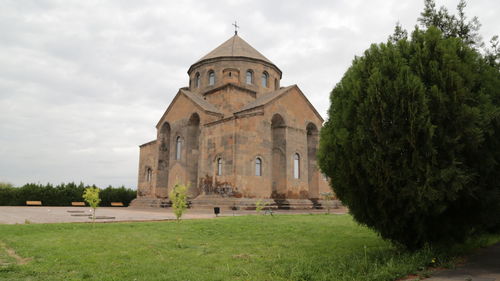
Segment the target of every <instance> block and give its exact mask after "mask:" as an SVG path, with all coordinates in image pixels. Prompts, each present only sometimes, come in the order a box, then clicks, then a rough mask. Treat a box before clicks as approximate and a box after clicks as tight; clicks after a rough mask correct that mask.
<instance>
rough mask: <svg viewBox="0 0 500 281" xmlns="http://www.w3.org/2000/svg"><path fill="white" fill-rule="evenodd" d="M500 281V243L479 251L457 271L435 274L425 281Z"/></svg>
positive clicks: (444, 271)
mask: <svg viewBox="0 0 500 281" xmlns="http://www.w3.org/2000/svg"><path fill="white" fill-rule="evenodd" d="M458 280H460V281H500V243H498V244H496V245H494V246H492V247H488V248H485V249H481V250H479V251H478V252H477V253H475V254H473V255H471V256H470V257H469V258H468V259H467V262H466V263H465V264H464V265H463V266H460V267H458V268H456V269H448V270H443V271H440V272H437V273H435V274H433V277H431V278H429V279H425V281H458Z"/></svg>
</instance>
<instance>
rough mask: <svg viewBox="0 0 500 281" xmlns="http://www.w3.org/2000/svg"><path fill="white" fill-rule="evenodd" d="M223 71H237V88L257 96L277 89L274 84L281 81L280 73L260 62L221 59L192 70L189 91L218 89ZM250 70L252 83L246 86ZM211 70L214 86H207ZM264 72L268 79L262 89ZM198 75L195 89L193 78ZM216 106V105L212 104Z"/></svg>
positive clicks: (197, 91)
mask: <svg viewBox="0 0 500 281" xmlns="http://www.w3.org/2000/svg"><path fill="white" fill-rule="evenodd" d="M225 69H237V70H239V86H241V87H244V88H247V89H250V90H253V91H256V92H257V93H258V95H259V94H265V93H269V92H272V91H274V90H275V89H277V88H278V89H279V85H275V83H278V84H279V81H280V80H281V76H280V73H278V72H277V71H276V70H275V68H273V67H271V66H269V65H267V64H263V63H261V62H256V61H254V60H251V59H244V58H238V59H226V60H224V59H221V60H219V61H215V62H207V63H204V64H201V65H200V66H198V67H196V68H194V69H193V70H192V72H191V73H190V76H189V79H190V81H191V83H190V85H191V87H190V91H192V92H195V93H199V92H206V91H209V90H210V89H215V88H217V87H220V86H222V85H223V84H224V79H223V77H224V73H223V71H224V70H225ZM248 69H250V70H252V71H253V83H252V84H247V83H246V71H247V70H248ZM211 70H213V71H214V72H215V84H214V85H212V86H211V85H209V83H208V73H209V71H211ZM264 71H266V72H267V73H268V74H269V78H268V87H266V88H264V87H262V83H261V75H262V73H263V72H264ZM197 72H199V73H200V77H201V80H200V82H201V85H200V87H199V88H195V86H194V85H195V82H194V80H195V76H196V73H197ZM257 97H258V96H257ZM213 104H216V103H213Z"/></svg>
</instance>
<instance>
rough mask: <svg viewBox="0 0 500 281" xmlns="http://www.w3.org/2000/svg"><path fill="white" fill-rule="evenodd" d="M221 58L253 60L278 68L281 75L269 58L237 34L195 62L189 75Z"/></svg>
mask: <svg viewBox="0 0 500 281" xmlns="http://www.w3.org/2000/svg"><path fill="white" fill-rule="evenodd" d="M219 58H230V59H235V58H247V59H248V58H249V59H252V60H258V61H260V62H262V63H264V64H268V65H270V66H271V67H274V68H276V70H278V72H279V73H280V74H281V70H279V68H278V67H277V66H276V65H275V64H274V63H272V62H271V61H270V60H269V59H268V58H266V57H265V56H264V55H262V54H261V53H260V52H259V51H257V50H256V49H255V48H254V47H252V46H250V44H248V43H247V42H246V41H245V40H243V39H242V38H241V37H240V36H238V35H237V34H235V35H234V36H232V37H231V38H229V39H228V40H227V41H226V42H224V43H222V44H221V45H219V46H218V47H217V48H215V49H214V50H212V51H211V52H210V53H208V54H206V55H205V56H203V57H202V58H201V59H199V60H198V61H197V62H195V63H194V64H193V65H192V66H191V67H190V68H189V70H188V73H191V71H192V69H193V68H195V67H196V66H198V65H200V64H203V63H204V62H209V61H213V60H214V59H219Z"/></svg>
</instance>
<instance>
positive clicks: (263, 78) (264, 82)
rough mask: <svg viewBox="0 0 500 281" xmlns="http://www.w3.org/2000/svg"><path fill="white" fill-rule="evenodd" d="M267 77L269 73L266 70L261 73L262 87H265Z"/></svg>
mask: <svg viewBox="0 0 500 281" xmlns="http://www.w3.org/2000/svg"><path fill="white" fill-rule="evenodd" d="M268 78H269V74H267V72H265V71H264V72H263V73H262V87H264V88H267V80H268Z"/></svg>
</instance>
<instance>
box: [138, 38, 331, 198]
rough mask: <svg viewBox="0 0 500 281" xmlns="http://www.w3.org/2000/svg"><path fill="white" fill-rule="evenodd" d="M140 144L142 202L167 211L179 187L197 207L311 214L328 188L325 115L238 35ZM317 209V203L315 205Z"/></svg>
mask: <svg viewBox="0 0 500 281" xmlns="http://www.w3.org/2000/svg"><path fill="white" fill-rule="evenodd" d="M187 73H188V75H189V86H188V87H183V88H180V89H179V91H178V92H177V95H176V96H175V97H174V99H173V100H172V102H171V104H170V105H169V106H168V108H167V109H166V110H165V113H164V114H163V115H162V116H161V118H160V120H159V121H158V123H157V124H156V129H157V136H156V139H155V140H153V141H150V142H148V143H145V144H143V145H140V159H139V181H138V194H137V195H138V197H137V199H136V200H135V201H134V202H133V204H132V205H141V202H142V205H144V204H146V205H147V204H149V205H161V202H168V193H169V191H170V190H171V189H172V187H173V186H174V185H175V184H177V183H180V184H186V185H188V186H189V189H188V190H189V197H190V200H191V205H200V206H202V205H223V206H224V205H227V206H229V205H231V206H235V205H240V206H242V207H245V206H247V207H248V206H252V204H253V206H255V202H257V201H259V200H260V201H262V200H263V201H264V202H267V203H268V204H270V205H276V206H288V207H292V208H310V207H313V206H314V204H313V203H315V202H318V201H317V200H318V199H320V194H321V193H322V192H329V191H330V188H329V185H328V181H327V179H326V178H325V177H324V176H323V175H322V174H321V172H320V171H319V169H318V165H317V161H316V151H317V149H318V140H319V134H318V133H319V128H321V126H322V123H323V118H322V117H321V116H320V115H319V114H318V112H317V111H316V109H315V108H314V107H313V106H312V104H311V103H310V102H309V100H308V99H307V97H306V96H305V95H304V93H302V91H301V90H300V89H299V87H298V86H297V85H290V86H284V87H283V86H281V85H280V80H281V77H282V72H281V70H280V69H279V68H278V67H277V66H276V65H275V64H274V63H273V62H271V61H270V60H269V59H267V58H266V57H264V56H263V55H262V54H261V53H259V52H258V51H257V50H256V49H254V48H253V47H252V46H250V45H249V44H248V43H247V42H246V41H245V40H243V39H242V38H241V37H240V36H239V35H238V34H237V33H236V32H235V35H234V36H232V37H231V38H229V39H228V40H227V41H226V42H224V43H222V44H221V45H220V46H218V47H217V48H215V49H214V50H213V51H211V52H210V53H208V54H207V55H205V56H204V57H202V58H201V59H199V60H198V61H197V62H195V63H194V64H193V65H191V67H190V68H189V70H188V71H187ZM316 204H317V203H316Z"/></svg>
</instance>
